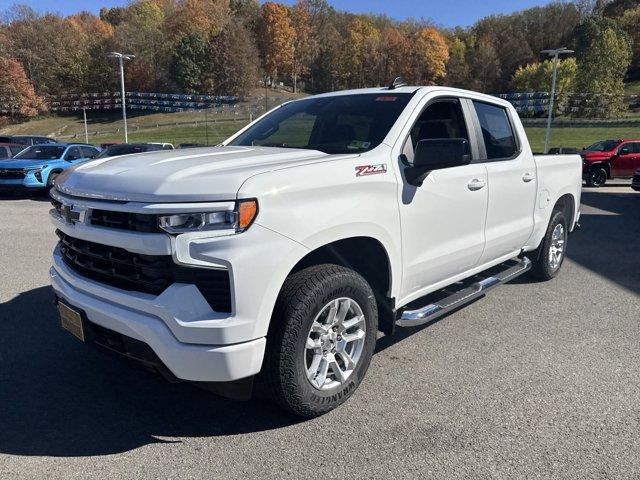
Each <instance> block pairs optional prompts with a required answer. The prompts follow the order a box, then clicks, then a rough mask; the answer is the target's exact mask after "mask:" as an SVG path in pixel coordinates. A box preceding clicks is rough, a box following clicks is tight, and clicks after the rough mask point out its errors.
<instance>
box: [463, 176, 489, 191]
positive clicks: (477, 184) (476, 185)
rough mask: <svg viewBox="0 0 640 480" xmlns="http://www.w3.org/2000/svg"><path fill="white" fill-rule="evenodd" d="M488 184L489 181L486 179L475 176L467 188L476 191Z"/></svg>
mask: <svg viewBox="0 0 640 480" xmlns="http://www.w3.org/2000/svg"><path fill="white" fill-rule="evenodd" d="M486 185H487V182H485V181H484V180H480V179H479V178H474V179H473V180H471V181H470V182H469V183H467V188H468V189H469V190H471V191H472V192H475V191H476V190H480V189H482V188H484V187H485V186H486Z"/></svg>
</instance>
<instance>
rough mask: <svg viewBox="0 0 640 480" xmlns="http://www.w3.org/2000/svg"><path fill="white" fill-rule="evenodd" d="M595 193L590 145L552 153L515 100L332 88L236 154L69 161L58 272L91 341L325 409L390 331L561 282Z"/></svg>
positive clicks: (274, 114) (221, 386) (286, 109)
mask: <svg viewBox="0 0 640 480" xmlns="http://www.w3.org/2000/svg"><path fill="white" fill-rule="evenodd" d="M580 189H581V159H580V157H579V156H578V155H553V156H537V155H535V156H534V155H533V154H532V152H531V148H530V146H529V143H528V141H527V137H526V135H525V131H524V128H523V127H522V124H521V122H520V120H519V118H518V115H517V113H516V111H515V109H514V108H513V107H512V106H511V105H510V104H509V103H508V102H505V101H503V100H500V99H497V98H495V97H491V96H488V95H483V94H479V93H475V92H470V91H464V90H457V89H451V88H444V87H409V86H404V85H398V84H396V83H394V84H393V85H391V86H390V87H385V88H371V89H361V90H352V91H345V92H333V93H328V94H323V95H317V96H313V97H307V98H304V99H301V100H296V101H292V102H288V103H286V104H283V105H281V106H279V107H277V108H275V109H273V110H272V111H270V112H268V113H267V114H265V115H264V116H262V117H261V118H259V119H257V120H256V121H254V122H253V123H251V124H249V125H247V126H246V127H245V128H243V129H242V130H240V131H239V132H238V133H236V134H235V135H233V136H232V137H230V138H229V139H227V140H226V141H225V142H223V144H222V145H221V146H219V147H213V148H196V149H189V150H188V151H171V150H169V151H160V152H151V153H144V154H133V155H126V156H121V157H113V158H105V159H99V160H96V161H94V162H89V163H85V164H82V165H78V166H76V167H74V168H72V169H70V170H69V171H67V172H64V173H63V174H62V175H61V176H60V177H59V179H58V181H57V182H56V185H55V188H54V189H53V190H52V197H53V204H54V207H55V208H54V209H53V210H52V211H51V218H52V222H53V224H54V225H55V228H56V231H57V234H58V237H59V238H60V242H59V244H58V246H57V247H56V249H55V251H54V254H53V266H52V268H51V270H50V276H51V282H52V285H53V288H54V291H55V293H56V297H57V301H58V306H59V310H60V319H61V323H62V326H63V327H64V328H66V329H67V330H69V331H70V332H72V333H74V335H76V336H77V337H78V338H80V339H81V340H84V341H90V342H93V343H97V344H101V345H107V346H108V348H110V349H111V350H118V351H119V352H120V353H122V354H124V355H127V356H129V357H131V358H138V359H139V358H144V361H145V363H146V364H147V365H152V366H154V368H156V369H157V370H158V371H159V372H161V373H162V374H163V375H165V376H167V377H169V378H171V379H172V380H183V381H194V382H198V383H206V384H207V385H209V386H210V388H215V389H216V391H218V392H221V393H224V394H226V395H232V396H236V397H238V396H240V397H243V398H246V397H248V396H249V395H250V394H251V391H252V389H253V384H254V379H255V380H256V386H257V388H261V389H266V390H267V391H268V393H269V396H270V398H273V399H274V400H275V401H276V402H277V403H278V404H279V405H281V406H282V407H283V408H286V409H287V410H289V411H291V412H293V413H295V414H297V415H301V416H304V417H313V416H317V415H320V414H323V413H326V412H328V411H330V410H331V409H333V408H335V407H337V406H338V405H340V404H341V403H343V402H344V401H345V400H346V399H348V398H349V397H350V396H351V395H352V394H353V392H354V391H355V389H356V388H357V386H358V385H359V383H360V382H361V381H362V379H363V378H364V375H365V373H366V370H367V368H368V366H369V363H370V360H371V356H372V354H373V351H374V348H375V343H376V338H377V335H378V331H382V332H384V333H385V334H387V335H393V333H394V331H395V329H396V328H402V327H408V326H416V325H421V324H424V323H426V322H429V321H431V320H433V319H434V318H437V317H438V316H440V315H443V314H445V313H447V312H449V311H451V310H452V309H456V308H460V307H461V306H463V305H464V304H466V303H467V302H469V301H471V300H475V299H477V298H479V297H480V296H483V295H484V294H485V293H486V291H487V290H488V289H489V288H491V287H494V286H496V285H499V284H501V283H504V282H506V281H509V280H511V279H513V278H515V277H516V276H518V275H521V274H524V273H526V272H530V273H531V274H533V275H536V276H537V277H538V278H540V279H543V280H550V279H552V278H554V277H555V276H556V275H557V274H558V272H559V271H560V267H561V265H562V262H563V260H564V258H565V254H566V247H567V241H568V234H569V232H570V231H572V230H574V228H575V226H576V225H577V224H578V220H579V205H580ZM445 287H446V288H447V289H446V291H445V290H443V289H444V288H445ZM531 288H532V289H534V288H535V286H534V285H532V287H531ZM241 392H242V393H241Z"/></svg>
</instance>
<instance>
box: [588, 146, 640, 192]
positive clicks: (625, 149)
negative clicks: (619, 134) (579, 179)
mask: <svg viewBox="0 0 640 480" xmlns="http://www.w3.org/2000/svg"><path fill="white" fill-rule="evenodd" d="M582 159H583V178H584V179H585V181H586V183H587V186H589V187H600V186H602V185H604V184H605V183H606V181H607V180H608V179H611V178H632V177H633V175H634V173H635V171H636V170H637V169H638V168H640V140H602V141H599V142H596V143H594V144H593V145H590V146H589V147H587V148H585V149H584V150H583V152H582Z"/></svg>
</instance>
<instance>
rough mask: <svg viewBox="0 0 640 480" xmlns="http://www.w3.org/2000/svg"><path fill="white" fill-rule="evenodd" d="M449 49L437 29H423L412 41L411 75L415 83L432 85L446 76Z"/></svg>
mask: <svg viewBox="0 0 640 480" xmlns="http://www.w3.org/2000/svg"><path fill="white" fill-rule="evenodd" d="M447 60H449V48H448V47H447V42H446V40H445V39H444V37H443V36H442V34H441V33H440V32H438V31H437V30H436V29H435V28H421V29H420V30H418V31H417V32H416V33H415V34H414V35H413V38H412V39H411V74H412V79H413V81H414V82H415V83H417V84H420V85H432V84H434V83H435V82H436V81H438V80H441V79H442V78H444V76H445V75H446V73H447V71H446V65H447Z"/></svg>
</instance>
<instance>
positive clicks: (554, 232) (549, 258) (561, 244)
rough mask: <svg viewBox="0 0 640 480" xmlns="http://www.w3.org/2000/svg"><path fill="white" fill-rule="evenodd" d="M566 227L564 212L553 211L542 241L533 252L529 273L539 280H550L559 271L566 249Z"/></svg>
mask: <svg viewBox="0 0 640 480" xmlns="http://www.w3.org/2000/svg"><path fill="white" fill-rule="evenodd" d="M567 238H568V227H567V220H566V218H565V216H564V213H562V212H560V211H555V212H553V214H552V215H551V221H550V222H549V226H548V227H547V232H546V233H545V236H544V238H543V239H542V243H541V244H540V246H539V247H538V249H537V250H535V251H534V252H533V255H532V256H531V260H532V262H533V267H532V269H531V273H532V275H533V276H534V277H536V278H537V279H539V280H551V279H552V278H554V277H555V276H556V275H558V272H559V271H560V267H561V266H562V262H563V261H564V257H565V254H566V251H567Z"/></svg>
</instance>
